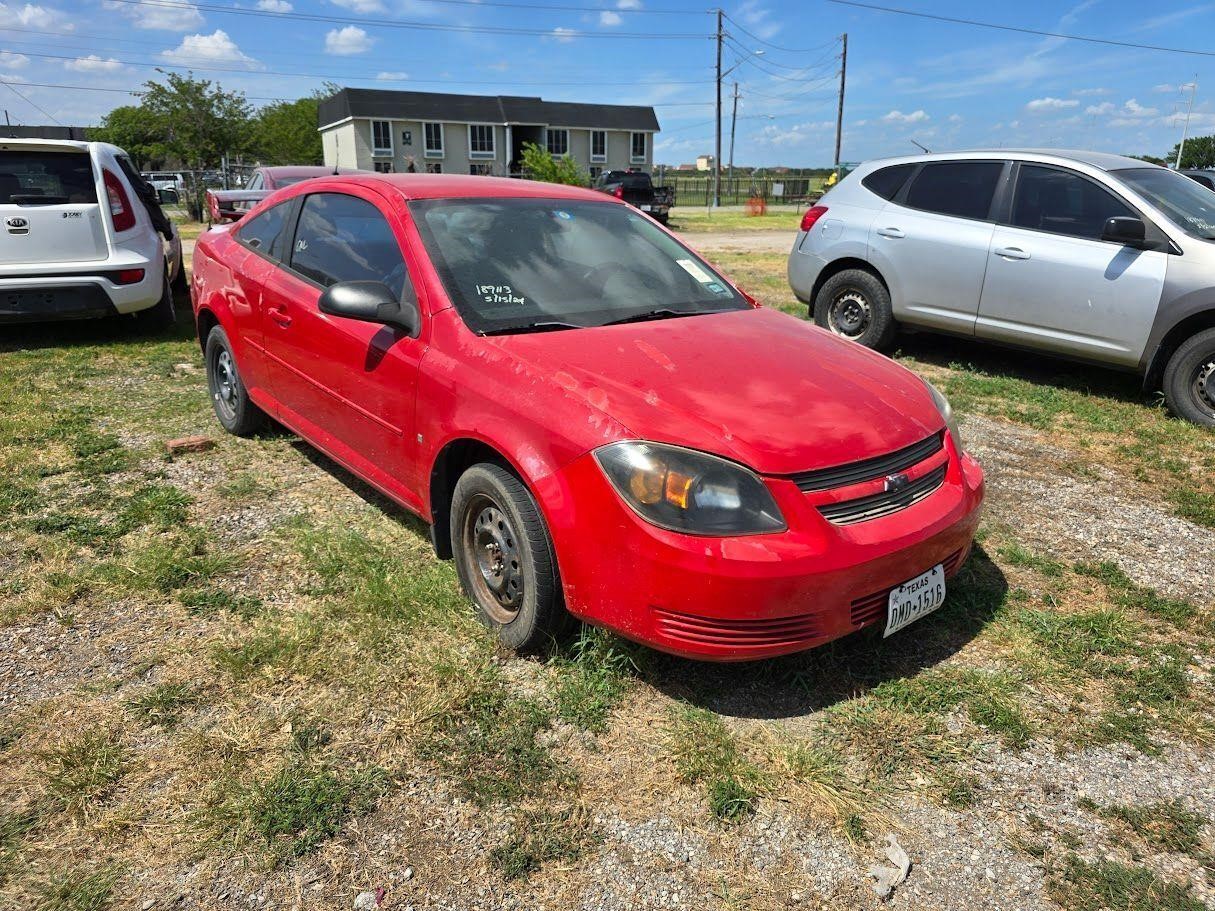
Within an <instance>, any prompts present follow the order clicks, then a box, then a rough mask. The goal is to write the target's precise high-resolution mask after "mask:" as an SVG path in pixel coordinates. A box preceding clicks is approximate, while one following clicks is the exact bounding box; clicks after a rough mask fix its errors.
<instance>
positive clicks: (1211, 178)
mask: <svg viewBox="0 0 1215 911" xmlns="http://www.w3.org/2000/svg"><path fill="white" fill-rule="evenodd" d="M1181 173H1182V174H1184V175H1185V176H1186V177H1188V178H1190V180H1193V181H1197V182H1198V183H1200V184H1202V185H1203V186H1204V187H1206V188H1207V189H1208V190H1215V168H1202V169H1196V170H1191V171H1182V172H1181Z"/></svg>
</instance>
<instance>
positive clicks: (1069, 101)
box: [1025, 95, 1080, 113]
mask: <svg viewBox="0 0 1215 911" xmlns="http://www.w3.org/2000/svg"><path fill="white" fill-rule="evenodd" d="M1078 104H1080V102H1079V101H1077V100H1076V99H1074V98H1052V97H1050V96H1049V95H1048V96H1046V97H1045V98H1035V99H1034V100H1033V101H1031V102H1029V103H1028V104H1027V105H1025V110H1027V111H1034V112H1036V113H1041V112H1042V111H1062V110H1065V109H1066V108H1074V107H1076V106H1077V105H1078Z"/></svg>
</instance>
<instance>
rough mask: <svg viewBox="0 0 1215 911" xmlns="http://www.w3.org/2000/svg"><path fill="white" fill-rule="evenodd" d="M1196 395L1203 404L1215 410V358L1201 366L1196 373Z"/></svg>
mask: <svg viewBox="0 0 1215 911" xmlns="http://www.w3.org/2000/svg"><path fill="white" fill-rule="evenodd" d="M1194 395H1195V397H1196V398H1197V399H1198V401H1200V402H1201V403H1202V404H1203V405H1205V406H1206V407H1207V408H1209V409H1210V410H1211V411H1215V358H1212V359H1211V360H1209V361H1207V362H1206V363H1205V364H1202V365H1201V366H1199V368H1198V370H1197V372H1196V373H1195V375H1194Z"/></svg>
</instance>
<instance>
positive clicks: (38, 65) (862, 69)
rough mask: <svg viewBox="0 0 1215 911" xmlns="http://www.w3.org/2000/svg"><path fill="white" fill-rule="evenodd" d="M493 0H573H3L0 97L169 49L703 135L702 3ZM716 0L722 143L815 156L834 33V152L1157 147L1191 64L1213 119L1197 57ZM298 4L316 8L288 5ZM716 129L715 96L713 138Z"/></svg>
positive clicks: (707, 29)
mask: <svg viewBox="0 0 1215 911" xmlns="http://www.w3.org/2000/svg"><path fill="white" fill-rule="evenodd" d="M500 2H504V3H511V2H519V3H529V2H530V3H532V4H533V5H547V6H580V7H587V8H585V9H580V10H553V9H533V8H519V7H504V6H495V5H492V4H491V3H490V2H482V3H478V2H476V0H454V2H453V0H446V2H438V0H199V2H198V3H194V2H190V0H37V2H25V0H3V2H0V80H3V81H4V82H6V83H10V84H11V87H8V86H5V85H0V107H2V108H5V109H7V110H8V112H9V116H10V117H11V118H12V121H13V122H14V123H17V122H20V123H45V122H48V116H47V115H48V114H49V115H51V117H53V119H54V120H58V121H60V122H62V123H71V124H80V123H84V124H89V123H95V122H96V121H97V120H99V119H100V117H102V116H103V115H104V114H105V113H106V111H108V110H109V109H111V108H112V107H115V106H117V105H119V104H126V103H130V101H131V100H132V99H131V98H130V96H129V95H126V94H123V92H124V91H129V90H131V89H134V88H138V86H139V85H140V84H141V83H142V82H143V81H144V80H146V79H148V78H149V77H153V76H155V75H156V73H155V70H154V67H156V66H162V67H164V66H175V67H182V68H193V69H194V71H195V73H196V75H198V76H201V77H205V78H211V79H215V80H217V81H219V82H221V83H222V84H223V85H224V86H225V87H226V88H233V89H241V90H243V91H245V92H246V93H247V94H248V95H249V97H250V99H251V100H253V103H254V104H259V105H260V104H262V103H265V101H267V100H270V99H274V98H295V97H298V96H299V95H301V94H304V93H307V92H309V91H311V90H313V89H315V88H316V87H317V86H319V84H320V83H321V82H322V81H323V80H326V79H327V80H331V81H334V82H338V83H341V84H344V85H361V86H375V87H381V88H415V89H418V90H424V91H452V92H471V93H481V92H485V93H502V94H519V95H541V96H543V97H544V98H547V99H551V100H568V101H601V102H620V103H632V104H653V105H655V106H656V108H657V111H658V115H659V119H660V121H661V123H662V126H663V132H662V133H661V134H660V136H659V139H658V142H657V145H656V158H657V160H658V161H660V162H665V163H668V164H677V163H679V162H685V161H692V160H693V159H694V158H695V157H696V155H697V154H700V153H708V152H711V151H712V148H713V123H712V121H713V105H712V100H713V69H712V67H713V54H714V43H713V41H712V40H711V39H710V35H711V34H712V32H713V29H714V20H713V16H712V15H711V14H709V13H706V12H705V11H704V7H703V6H700V7H697V6H696V4H694V3H689V2H688V0H500ZM887 4H888V5H891V6H898V7H902V8H906V9H913V10H918V11H921V12H928V13H933V14H938V15H942V16H954V17H959V18H975V19H982V20H985V21H991V22H998V23H1002V24H1006V25H1014V26H1023V27H1027V28H1032V29H1040V30H1045V31H1055V32H1067V33H1071V34H1079V35H1087V36H1093V37H1100V38H1106V39H1111V40H1115V41H1123V42H1131V43H1138V44H1149V45H1159V46H1168V47H1174V48H1188V49H1197V50H1206V51H1215V2H1209V3H1176V4H1168V3H1162V4H1158V5H1156V6H1155V7H1154V8H1153V9H1152V11H1151V13H1150V14H1145V13H1144V12H1142V10H1143V4H1140V3H1131V2H1126V0H1117V2H1116V0H1084V2H1079V3H1075V4H1070V3H1066V2H1064V3H1054V2H1044V0H1029V2H1023V3H1020V4H1016V5H1004V6H991V5H986V6H984V5H976V4H974V3H973V2H970V3H967V2H956V0H948V2H946V0H939V2H927V0H887ZM724 8H725V10H726V13H727V15H728V16H729V21H728V22H727V31H728V32H729V33H730V38H729V41H728V44H727V50H726V55H725V64H724V65H725V66H726V67H727V68H732V71H731V72H730V75H729V76H728V77H727V80H728V82H729V83H733V81H734V80H735V79H737V80H738V82H739V83H740V88H739V91H740V94H741V100H740V103H739V120H738V128H737V130H738V132H737V142H736V150H735V161H736V162H737V163H739V164H753V165H774V164H788V165H822V164H829V163H830V161H831V157H832V151H833V150H832V146H833V142H834V127H835V103H836V102H835V88H836V84H837V71H838V59H837V55H838V51H839V46H838V41H837V39H836V36H838V35H839V34H840V33H842V32H847V33H848V93H847V107H846V111H845V129H844V147H843V158H844V160H846V161H860V160H863V159H866V158H872V157H876V156H881V155H893V154H906V153H910V152H914V151H915V147H914V146H913V145H912V140H916V141H918V142H920V143H922V144H924V145H926V146H928V147H930V148H931V149H933V150H934V151H936V150H943V149H950V148H964V147H978V146H1018V145H1035V146H1057V147H1073V148H1093V149H1101V150H1106V151H1115V152H1129V153H1152V154H1158V155H1163V154H1166V153H1167V152H1168V150H1169V149H1171V148H1172V146H1173V144H1174V143H1175V142H1176V141H1177V139H1178V138H1179V136H1180V132H1181V121H1180V118H1179V117H1178V114H1177V112H1178V111H1179V110H1181V111H1183V110H1184V106H1185V101H1186V100H1187V98H1188V85H1189V84H1190V83H1191V82H1193V81H1194V79H1195V77H1197V81H1198V92H1197V98H1196V101H1195V104H1194V115H1193V118H1192V120H1191V134H1195V133H1196V134H1203V133H1212V132H1215V102H1212V101H1210V100H1208V99H1211V98H1215V56H1195V55H1186V54H1178V53H1165V52H1161V51H1155V50H1146V49H1132V48H1125V47H1113V46H1108V45H1100V44H1089V43H1083V42H1078V41H1068V40H1063V39H1059V38H1047V37H1041V36H1035V35H1026V34H1017V33H1011V32H1006V31H996V30H990V29H983V28H976V27H968V26H962V25H955V24H949V23H945V22H939V21H931V20H926V19H919V18H912V17H907V16H901V15H895V14H891V13H882V12H878V11H873V10H865V9H858V8H854V7H848V6H842V5H837V4H833V3H830V2H826V0H742V2H730V3H728V4H727V5H726V6H725V7H724ZM261 13H280V14H281V13H288V14H291V15H290V16H278V17H271V16H266V15H260V14H261ZM300 14H303V15H305V16H313V17H319V18H314V19H302V18H293V17H295V16H299V15H300ZM335 20H350V21H335ZM390 23H395V24H396V25H395V26H394V25H391V24H390ZM401 25H409V26H410V27H399V26H401ZM511 30H515V31H511ZM640 36H662V37H658V38H654V37H640ZM759 51H762V52H763V53H762V54H760V53H757V52H759ZM49 86H68V88H64V87H49ZM729 92H730V86H729V85H727V89H726V95H727V96H728V94H729ZM21 96H24V97H21ZM39 108H41V109H42V110H41V111H40V110H39ZM43 112H45V113H43ZM728 130H729V103H728V101H727V103H726V125H725V131H726V138H725V139H724V140H723V150H725V149H728V141H729V140H728Z"/></svg>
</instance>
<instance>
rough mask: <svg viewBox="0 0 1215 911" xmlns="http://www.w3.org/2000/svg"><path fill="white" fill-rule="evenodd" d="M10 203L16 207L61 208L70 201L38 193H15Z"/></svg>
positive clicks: (10, 196) (64, 197) (10, 197)
mask: <svg viewBox="0 0 1215 911" xmlns="http://www.w3.org/2000/svg"><path fill="white" fill-rule="evenodd" d="M8 201H9V202H11V203H12V204H13V205H15V206H31V205H43V206H61V205H63V204H64V203H65V202H67V201H68V198H67V197H66V196H41V195H39V194H37V193H13V194H10V195H9V198H8Z"/></svg>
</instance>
